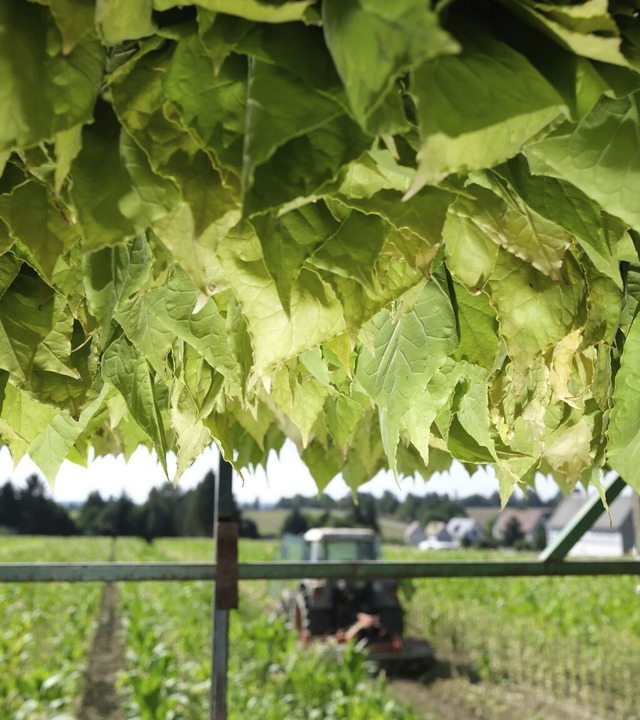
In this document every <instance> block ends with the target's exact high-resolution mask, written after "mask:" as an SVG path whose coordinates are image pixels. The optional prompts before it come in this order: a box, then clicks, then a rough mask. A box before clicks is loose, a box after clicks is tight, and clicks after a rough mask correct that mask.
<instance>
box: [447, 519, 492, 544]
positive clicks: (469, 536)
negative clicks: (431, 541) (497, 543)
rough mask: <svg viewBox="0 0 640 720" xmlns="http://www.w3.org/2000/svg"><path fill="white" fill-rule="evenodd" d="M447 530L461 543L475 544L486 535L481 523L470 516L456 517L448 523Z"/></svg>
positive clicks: (454, 539)
mask: <svg viewBox="0 0 640 720" xmlns="http://www.w3.org/2000/svg"><path fill="white" fill-rule="evenodd" d="M447 532H448V533H449V536H450V537H451V539H452V540H453V541H454V542H457V543H458V544H460V545H465V544H469V545H475V543H477V542H478V541H479V540H481V539H482V538H484V537H486V533H485V531H484V530H483V529H482V527H480V525H479V523H478V522H476V521H475V520H474V519H473V518H470V517H454V518H451V520H449V522H448V523H447Z"/></svg>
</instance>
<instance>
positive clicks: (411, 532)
mask: <svg viewBox="0 0 640 720" xmlns="http://www.w3.org/2000/svg"><path fill="white" fill-rule="evenodd" d="M402 537H403V539H404V543H405V545H415V546H416V547H417V546H418V545H420V543H421V542H422V541H423V540H426V539H427V535H426V533H425V531H424V530H423V529H422V526H421V525H420V523H419V522H418V521H417V520H414V521H413V522H412V523H410V524H409V525H407V527H406V528H405V531H404V533H403V534H402Z"/></svg>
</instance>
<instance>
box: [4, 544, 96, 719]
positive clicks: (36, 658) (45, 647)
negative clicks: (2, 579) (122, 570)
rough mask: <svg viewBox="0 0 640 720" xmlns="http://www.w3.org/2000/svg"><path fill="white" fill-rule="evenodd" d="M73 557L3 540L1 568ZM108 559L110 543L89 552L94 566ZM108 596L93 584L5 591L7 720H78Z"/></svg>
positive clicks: (62, 550)
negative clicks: (102, 598) (94, 637)
mask: <svg viewBox="0 0 640 720" xmlns="http://www.w3.org/2000/svg"><path fill="white" fill-rule="evenodd" d="M69 549H70V546H65V545H63V544H62V543H61V542H60V541H55V542H51V541H50V539H49V538H23V537H20V538H3V539H2V543H0V561H1V562H28V561H33V560H34V559H35V558H42V557H45V558H46V559H47V560H49V561H51V562H55V561H63V560H70V559H72V556H71V557H70V554H69ZM108 551H109V544H108V541H106V540H104V539H99V540H89V541H86V542H85V543H84V546H83V552H84V553H85V558H86V559H87V560H104V559H106V557H107V555H108ZM100 593H101V586H100V585H98V584H89V583H87V584H84V583H83V584H81V585H75V584H74V585H70V584H68V583H53V584H46V585H45V584H40V585H37V584H27V583H24V584H7V585H0V607H2V616H3V623H2V627H1V628H0V668H2V671H1V672H0V717H2V718H12V720H62V719H63V718H70V717H71V713H72V712H73V711H74V710H75V708H76V707H77V704H78V699H79V697H80V696H81V693H82V687H83V682H84V675H85V667H86V660H87V652H88V649H89V644H90V639H91V635H92V632H93V628H94V625H95V619H96V615H97V612H98V606H99V600H100Z"/></svg>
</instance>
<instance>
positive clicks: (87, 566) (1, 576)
mask: <svg viewBox="0 0 640 720" xmlns="http://www.w3.org/2000/svg"><path fill="white" fill-rule="evenodd" d="M216 575H217V566H216V564H215V563H118V562H110V563H0V583H13V582H114V581H118V582H148V581H186V580H215V579H216ZM559 575H638V576H640V560H636V559H625V560H562V561H553V560H551V561H549V560H547V561H546V562H541V561H539V560H532V561H527V560H523V561H517V560H516V561H504V560H495V561H493V560H456V561H451V560H449V561H435V562H373V561H372V562H361V563H342V562H340V563H336V562H334V563H332V562H324V563H311V564H310V563H298V562H267V563H240V564H239V565H238V578H239V579H240V580H297V579H299V578H301V577H304V578H318V579H334V580H338V579H349V580H375V579H385V578H395V579H403V578H465V577H466V578H468V577H512V576H513V577H527V576H529V577H536V576H559Z"/></svg>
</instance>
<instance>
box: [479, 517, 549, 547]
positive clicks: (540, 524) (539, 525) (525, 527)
mask: <svg viewBox="0 0 640 720" xmlns="http://www.w3.org/2000/svg"><path fill="white" fill-rule="evenodd" d="M552 512H553V509H552V508H523V509H517V508H505V509H504V510H503V511H502V512H501V513H499V514H498V517H497V518H496V521H495V523H494V524H493V529H492V535H493V537H494V538H495V539H496V540H504V536H505V533H506V531H507V527H509V525H510V524H513V522H514V520H515V521H517V522H518V526H519V528H520V532H521V533H522V536H523V538H524V539H525V540H526V541H527V542H530V543H535V541H536V534H537V532H539V531H541V530H544V527H545V523H546V522H547V520H548V519H549V517H550V516H551V513H552Z"/></svg>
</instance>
